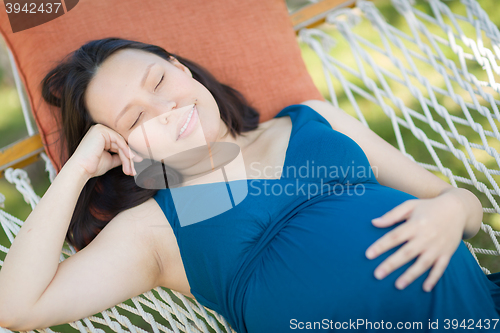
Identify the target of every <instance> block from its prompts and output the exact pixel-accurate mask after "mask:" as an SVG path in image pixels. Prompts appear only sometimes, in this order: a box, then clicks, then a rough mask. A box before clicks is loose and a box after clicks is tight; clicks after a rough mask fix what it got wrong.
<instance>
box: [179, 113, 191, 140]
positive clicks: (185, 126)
mask: <svg viewBox="0 0 500 333" xmlns="http://www.w3.org/2000/svg"><path fill="white" fill-rule="evenodd" d="M193 112H194V107H193V109H192V110H191V112H189V116H188V118H187V120H186V123H185V124H184V126H182V127H181V131H180V133H179V135H181V134H182V133H184V131H185V130H186V128H187V126H188V124H189V121H190V120H191V117H192V116H193Z"/></svg>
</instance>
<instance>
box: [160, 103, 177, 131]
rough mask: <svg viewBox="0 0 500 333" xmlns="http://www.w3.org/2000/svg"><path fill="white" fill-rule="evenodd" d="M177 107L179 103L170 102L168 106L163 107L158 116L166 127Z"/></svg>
mask: <svg viewBox="0 0 500 333" xmlns="http://www.w3.org/2000/svg"><path fill="white" fill-rule="evenodd" d="M176 107H177V103H175V102H174V101H168V102H167V103H166V104H164V105H162V107H161V109H160V115H159V116H158V119H159V121H160V123H162V124H163V125H166V124H167V123H168V119H169V118H170V116H171V115H172V112H171V111H173V110H175V109H176Z"/></svg>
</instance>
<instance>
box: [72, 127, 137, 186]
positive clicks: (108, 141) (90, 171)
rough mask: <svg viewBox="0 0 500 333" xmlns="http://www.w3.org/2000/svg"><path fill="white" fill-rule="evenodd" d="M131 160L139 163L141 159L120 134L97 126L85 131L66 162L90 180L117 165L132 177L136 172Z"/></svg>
mask: <svg viewBox="0 0 500 333" xmlns="http://www.w3.org/2000/svg"><path fill="white" fill-rule="evenodd" d="M111 153H115V154H111ZM133 160H135V161H137V162H140V161H141V160H142V158H141V157H139V156H135V155H134V154H133V153H132V151H131V150H130V148H129V146H128V145H127V142H126V141H125V139H124V138H123V137H122V136H121V135H120V134H118V133H117V132H115V131H114V130H112V129H111V128H109V127H107V126H104V125H101V124H97V125H94V126H92V127H91V128H90V129H89V130H88V131H87V133H86V134H85V136H84V137H83V139H82V141H81V142H80V144H79V145H78V148H77V149H76V150H75V152H74V153H73V155H72V156H71V158H70V159H69V161H68V162H71V163H70V164H71V165H73V166H76V167H78V168H80V169H81V171H82V172H83V173H84V175H85V176H87V177H88V178H89V179H90V178H92V177H97V176H100V175H103V174H105V173H106V172H108V170H111V169H113V168H115V167H117V166H119V165H123V173H125V174H126V175H130V176H134V175H135V174H136V171H135V168H134V164H133Z"/></svg>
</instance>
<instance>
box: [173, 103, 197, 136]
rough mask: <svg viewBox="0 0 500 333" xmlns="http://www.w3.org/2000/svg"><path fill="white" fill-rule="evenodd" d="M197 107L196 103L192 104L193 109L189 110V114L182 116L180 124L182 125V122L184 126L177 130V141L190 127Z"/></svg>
mask: <svg viewBox="0 0 500 333" xmlns="http://www.w3.org/2000/svg"><path fill="white" fill-rule="evenodd" d="M195 107H196V104H193V105H192V106H191V110H190V111H189V112H187V114H186V115H185V116H184V117H182V120H181V122H179V125H178V126H180V124H181V123H182V127H180V128H178V130H177V133H178V134H177V139H175V141H177V140H179V137H180V136H181V135H182V133H184V132H185V131H186V129H187V128H188V125H189V122H190V121H191V118H192V117H193V114H194V109H195Z"/></svg>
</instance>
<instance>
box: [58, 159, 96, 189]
mask: <svg viewBox="0 0 500 333" xmlns="http://www.w3.org/2000/svg"><path fill="white" fill-rule="evenodd" d="M61 173H64V174H69V175H70V177H72V178H73V179H74V181H76V182H78V183H81V184H82V185H85V184H86V183H87V181H89V179H90V178H92V177H91V176H90V175H89V174H88V172H87V170H85V169H84V168H82V167H81V166H80V165H79V164H78V163H74V162H73V161H72V160H71V158H70V159H69V160H67V161H66V163H64V165H63V167H62V168H61V171H60V172H59V174H61Z"/></svg>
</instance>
